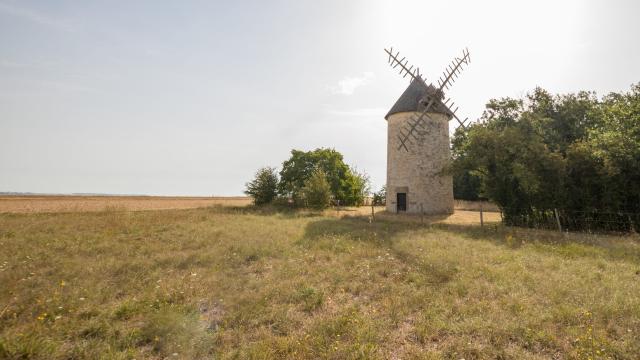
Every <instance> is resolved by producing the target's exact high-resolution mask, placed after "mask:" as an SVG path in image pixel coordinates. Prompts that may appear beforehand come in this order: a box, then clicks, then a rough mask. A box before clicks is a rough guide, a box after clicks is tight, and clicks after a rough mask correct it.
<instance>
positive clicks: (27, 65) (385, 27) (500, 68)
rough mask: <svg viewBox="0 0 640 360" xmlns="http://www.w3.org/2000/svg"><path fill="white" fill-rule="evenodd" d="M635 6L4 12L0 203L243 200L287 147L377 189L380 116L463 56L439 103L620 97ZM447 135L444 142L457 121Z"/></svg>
mask: <svg viewBox="0 0 640 360" xmlns="http://www.w3.org/2000/svg"><path fill="white" fill-rule="evenodd" d="M638 14H640V2H638V1H636V0H619V1H615V0H614V1H590V0H583V1H577V0H567V1H558V0H553V1H547V0H542V1H538V0H537V1H491V0H490V1H437V2H436V1H424V0H422V1H408V0H395V1H382V0H366V1H365V0H354V1H344V0H327V1H308V0H289V1H284V0H281V1H279V0H275V1H224V2H223V1H204V0H203V1H158V0H147V1H145V0H140V1H115V0H114V1H70V0H59V1H27V0H25V1H18V0H13V1H12V0H0V191H15V192H40V193H110V194H148V195H201V196H211V195H214V196H229V195H241V194H242V192H243V190H244V184H245V183H246V182H247V181H249V180H251V178H252V177H253V175H254V173H255V171H256V170H257V169H258V168H260V167H263V166H274V167H279V166H280V165H281V164H282V162H283V161H284V160H286V159H287V158H288V156H289V154H290V151H291V149H299V150H312V149H315V148H318V147H329V148H335V149H336V150H338V151H340V152H341V153H342V154H343V155H344V159H345V161H346V162H347V163H348V164H350V165H351V166H353V167H356V168H357V169H358V171H360V172H366V173H367V174H368V175H369V176H370V178H371V181H372V185H373V187H374V188H375V189H377V188H379V187H380V186H382V185H383V184H384V182H385V176H386V136H387V135H386V131H387V124H386V121H385V120H384V115H385V114H386V112H387V111H388V110H389V109H390V108H391V106H392V105H393V104H394V102H395V101H396V100H397V98H398V97H399V96H400V94H401V93H402V91H403V90H404V89H405V88H406V87H407V86H408V80H407V79H403V78H402V77H401V76H399V75H398V73H397V71H394V70H391V68H390V67H389V66H388V64H387V58H386V55H385V54H384V52H383V49H384V48H388V47H390V46H393V48H394V49H397V50H399V51H400V52H401V54H402V55H403V56H406V57H407V59H408V60H409V62H410V63H411V64H413V65H415V66H419V67H420V69H421V72H422V73H423V74H424V75H425V76H426V77H427V80H428V81H433V82H435V80H436V79H437V77H438V76H439V74H441V73H442V71H443V70H444V68H445V66H446V65H447V64H448V63H449V62H450V61H451V60H452V59H453V58H454V57H455V56H459V55H460V54H461V51H462V49H463V48H464V47H468V48H469V51H470V52H471V63H470V64H469V66H468V67H467V68H466V69H465V71H464V72H463V74H462V75H461V77H460V78H459V80H458V81H457V82H456V83H455V84H454V85H453V87H452V88H451V90H450V91H449V92H448V93H447V95H448V96H450V97H451V98H452V99H453V101H455V102H456V105H457V106H459V108H460V109H459V110H458V111H459V114H460V115H462V117H463V118H464V117H469V118H470V119H477V118H479V117H480V115H481V114H482V111H483V109H484V105H485V104H486V103H487V101H488V100H489V99H492V98H500V97H507V96H510V97H523V96H525V95H526V94H527V92H529V91H531V90H532V89H534V88H535V87H536V86H540V87H543V88H545V89H547V90H549V91H551V92H553V93H567V92H576V91H580V90H593V91H596V92H597V93H598V94H599V95H604V94H606V93H609V92H613V91H615V92H620V91H626V90H628V89H629V88H630V86H631V84H633V83H637V82H640V66H639V65H638V64H640V41H639V40H638V38H639V36H640V22H639V21H637V16H638ZM451 125H452V126H451V130H453V129H454V127H453V123H452V124H451Z"/></svg>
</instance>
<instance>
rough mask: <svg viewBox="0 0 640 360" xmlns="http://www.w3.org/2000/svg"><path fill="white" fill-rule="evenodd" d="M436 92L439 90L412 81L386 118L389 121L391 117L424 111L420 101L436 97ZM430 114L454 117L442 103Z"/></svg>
mask: <svg viewBox="0 0 640 360" xmlns="http://www.w3.org/2000/svg"><path fill="white" fill-rule="evenodd" d="M436 91H437V89H436V88H435V87H433V86H432V85H428V86H427V85H425V84H424V83H423V82H422V81H415V80H414V81H412V82H411V83H410V84H409V86H408V87H407V89H406V90H405V91H404V92H403V93H402V95H400V98H399V99H398V101H396V103H395V104H393V107H391V110H389V112H388V113H387V115H385V117H384V118H385V119H388V118H389V116H391V115H393V114H397V113H400V112H414V111H418V110H422V105H421V104H420V100H421V99H422V98H424V97H425V95H427V94H428V95H435V93H436ZM430 112H434V113H442V114H447V115H449V117H452V114H451V113H450V112H449V110H448V109H447V108H446V107H444V106H442V105H441V103H440V102H438V103H437V105H436V106H434V107H433V109H432V111H430Z"/></svg>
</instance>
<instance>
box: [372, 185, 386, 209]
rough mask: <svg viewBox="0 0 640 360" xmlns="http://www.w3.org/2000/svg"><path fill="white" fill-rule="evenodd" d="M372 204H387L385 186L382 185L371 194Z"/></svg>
mask: <svg viewBox="0 0 640 360" xmlns="http://www.w3.org/2000/svg"><path fill="white" fill-rule="evenodd" d="M373 205H375V206H385V205H387V187H386V186H383V187H382V188H381V189H380V191H378V192H376V193H374V194H373Z"/></svg>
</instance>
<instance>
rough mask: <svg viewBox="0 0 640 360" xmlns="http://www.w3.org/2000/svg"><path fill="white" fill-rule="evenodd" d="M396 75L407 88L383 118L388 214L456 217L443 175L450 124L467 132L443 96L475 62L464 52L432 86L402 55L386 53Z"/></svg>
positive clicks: (450, 187) (447, 178) (449, 180)
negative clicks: (449, 215)
mask: <svg viewBox="0 0 640 360" xmlns="http://www.w3.org/2000/svg"><path fill="white" fill-rule="evenodd" d="M385 52H386V53H387V55H388V56H389V58H388V62H389V64H390V65H391V67H392V68H393V69H397V68H400V70H399V74H400V75H402V77H403V78H406V77H407V76H409V78H410V79H409V80H410V83H409V87H408V88H407V89H406V90H405V91H404V93H403V94H402V96H400V98H399V99H398V100H397V101H396V103H395V104H394V105H393V107H392V108H391V110H389V113H388V114H387V115H386V116H385V119H386V120H387V122H388V146H387V211H390V212H410V213H429V214H447V213H452V212H453V180H452V178H451V176H450V175H447V174H446V172H445V171H444V169H445V168H446V166H447V165H448V163H449V161H450V149H449V121H450V120H452V119H455V120H456V121H457V122H458V125H459V126H461V127H463V128H464V126H465V122H466V121H467V119H464V120H460V118H459V117H458V115H457V114H456V112H457V110H458V107H456V106H455V103H454V102H453V101H451V99H450V98H448V97H446V96H445V94H444V91H445V90H449V88H450V87H451V85H452V84H453V83H454V82H455V81H456V79H457V78H458V76H459V75H460V73H461V71H462V70H463V68H464V67H465V66H466V65H468V64H469V62H470V60H471V58H470V55H469V50H468V49H464V50H463V51H462V56H461V57H455V58H454V59H453V61H452V62H451V64H449V65H448V66H447V68H446V69H445V71H444V72H443V73H442V75H441V76H440V78H439V79H438V81H437V85H433V84H428V83H427V81H426V79H425V78H424V77H423V75H422V74H421V73H420V68H418V67H414V66H413V65H410V64H409V61H408V60H407V59H406V57H402V58H401V57H400V52H395V53H394V51H393V48H390V49H389V50H387V49H385Z"/></svg>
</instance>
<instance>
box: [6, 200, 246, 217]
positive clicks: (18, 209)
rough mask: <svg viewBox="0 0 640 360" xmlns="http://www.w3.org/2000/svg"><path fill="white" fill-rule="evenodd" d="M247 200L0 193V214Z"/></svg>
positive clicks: (240, 202) (242, 202) (179, 206)
mask: <svg viewBox="0 0 640 360" xmlns="http://www.w3.org/2000/svg"><path fill="white" fill-rule="evenodd" d="M251 202H252V201H251V199H250V198H248V197H242V196H238V197H171V196H0V213H35V212H85V211H103V210H110V209H115V210H131V211H139V210H168V209H192V208H199V207H206V206H212V205H228V206H245V205H249V204H251Z"/></svg>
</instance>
